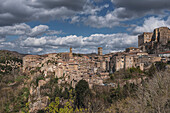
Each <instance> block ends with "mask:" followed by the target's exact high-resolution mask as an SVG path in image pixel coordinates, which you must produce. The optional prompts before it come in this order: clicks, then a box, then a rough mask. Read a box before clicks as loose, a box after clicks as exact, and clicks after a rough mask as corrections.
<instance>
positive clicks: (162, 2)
mask: <svg viewBox="0 0 170 113" xmlns="http://www.w3.org/2000/svg"><path fill="white" fill-rule="evenodd" d="M111 1H112V2H113V4H114V5H115V6H116V7H117V8H119V7H123V8H125V9H126V10H125V11H122V12H120V13H119V17H120V18H124V17H127V18H128V17H130V16H133V17H140V16H144V15H146V14H160V13H163V12H164V10H169V11H170V7H169V6H170V1H169V0H111ZM122 14H123V15H122ZM124 14H127V15H124Z"/></svg>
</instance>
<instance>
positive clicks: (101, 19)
mask: <svg viewBox="0 0 170 113" xmlns="http://www.w3.org/2000/svg"><path fill="white" fill-rule="evenodd" d="M123 11H125V9H124V8H117V9H115V10H114V11H111V12H108V13H107V14H106V15H105V16H98V15H90V16H88V18H87V20H86V21H85V24H86V25H88V26H92V27H95V28H103V27H108V28H111V27H114V26H118V25H120V22H121V21H125V20H127V18H122V19H121V18H119V17H118V14H119V12H123ZM124 15H126V14H124Z"/></svg>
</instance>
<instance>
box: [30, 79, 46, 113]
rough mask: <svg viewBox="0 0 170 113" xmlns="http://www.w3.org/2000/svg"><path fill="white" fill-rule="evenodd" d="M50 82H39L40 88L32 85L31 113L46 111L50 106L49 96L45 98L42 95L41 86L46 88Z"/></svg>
mask: <svg viewBox="0 0 170 113" xmlns="http://www.w3.org/2000/svg"><path fill="white" fill-rule="evenodd" d="M47 82H48V81H45V80H39V81H38V86H36V85H35V84H31V87H30V96H29V100H28V101H29V108H30V111H29V112H30V113H36V112H37V111H38V110H42V109H45V107H46V106H47V105H48V100H49V97H48V96H43V95H42V94H41V91H40V90H41V86H44V85H45V84H47Z"/></svg>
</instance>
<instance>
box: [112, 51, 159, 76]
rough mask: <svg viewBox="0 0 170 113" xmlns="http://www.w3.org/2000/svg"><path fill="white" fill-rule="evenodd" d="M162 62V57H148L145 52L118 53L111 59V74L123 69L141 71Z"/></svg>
mask: <svg viewBox="0 0 170 113" xmlns="http://www.w3.org/2000/svg"><path fill="white" fill-rule="evenodd" d="M158 61H161V57H158V56H156V55H148V53H144V52H136V53H126V52H122V53H117V54H115V55H113V56H112V57H111V59H110V73H113V72H115V71H119V70H121V69H124V70H125V69H128V68H131V67H139V68H140V69H141V70H144V69H145V68H147V67H149V66H150V65H152V63H155V62H158Z"/></svg>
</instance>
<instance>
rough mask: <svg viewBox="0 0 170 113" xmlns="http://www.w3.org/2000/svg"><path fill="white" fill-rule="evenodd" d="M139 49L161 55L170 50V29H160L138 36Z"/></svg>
mask: <svg viewBox="0 0 170 113" xmlns="http://www.w3.org/2000/svg"><path fill="white" fill-rule="evenodd" d="M138 47H139V48H140V49H141V50H142V51H144V52H148V53H156V54H157V53H160V52H163V51H169V50H170V29H169V28H168V27H160V28H156V29H154V31H153V33H146V32H144V33H143V34H141V35H139V36H138Z"/></svg>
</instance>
